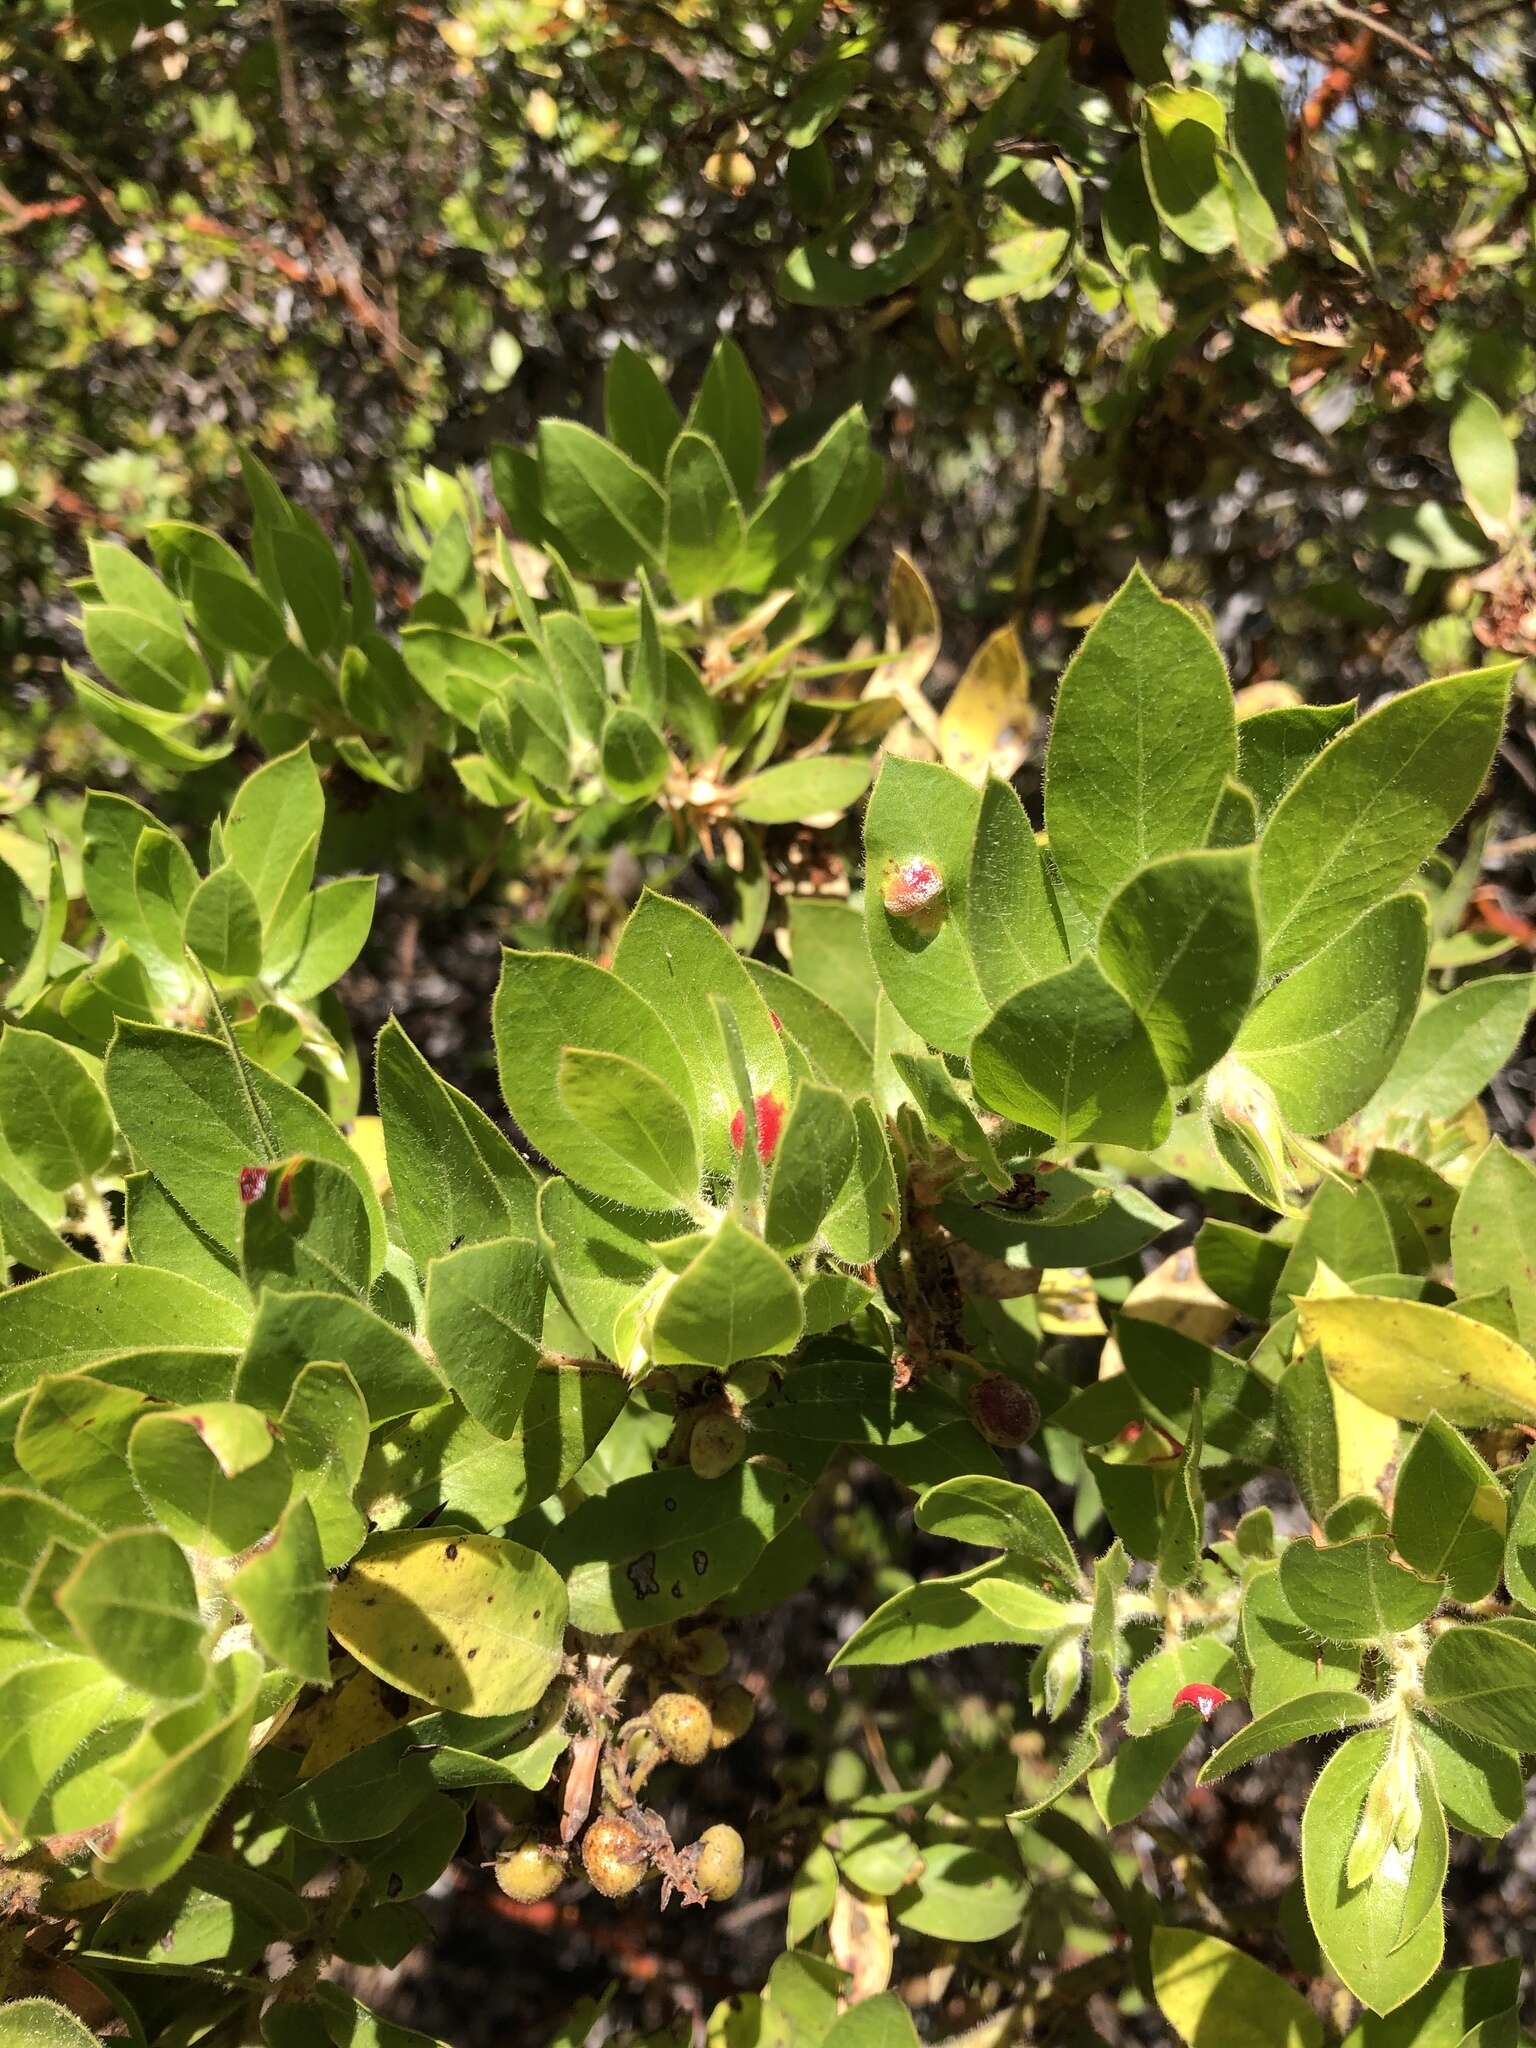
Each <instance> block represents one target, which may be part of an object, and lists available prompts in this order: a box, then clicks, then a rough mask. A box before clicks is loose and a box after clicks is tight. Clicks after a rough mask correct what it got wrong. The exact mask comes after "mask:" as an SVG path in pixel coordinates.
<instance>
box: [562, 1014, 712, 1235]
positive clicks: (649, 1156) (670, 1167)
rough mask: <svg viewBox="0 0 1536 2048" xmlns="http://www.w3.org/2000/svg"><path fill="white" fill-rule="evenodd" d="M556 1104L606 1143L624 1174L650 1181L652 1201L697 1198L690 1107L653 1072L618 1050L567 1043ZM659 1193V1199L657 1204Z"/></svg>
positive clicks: (684, 1202) (676, 1203) (682, 1203)
mask: <svg viewBox="0 0 1536 2048" xmlns="http://www.w3.org/2000/svg"><path fill="white" fill-rule="evenodd" d="M556 1086H557V1089H558V1093H559V1097H560V1105H561V1107H562V1108H563V1109H564V1110H565V1111H566V1112H567V1114H568V1115H570V1116H572V1117H574V1118H575V1119H576V1120H577V1122H578V1123H580V1125H581V1126H582V1129H583V1130H584V1131H585V1133H586V1134H587V1136H588V1137H589V1138H590V1139H592V1140H593V1141H594V1142H596V1143H597V1144H601V1145H606V1146H608V1148H609V1149H610V1150H611V1151H612V1152H613V1153H614V1155H615V1157H616V1158H617V1159H618V1160H620V1161H622V1163H623V1166H624V1169H625V1171H626V1173H628V1172H631V1171H632V1172H634V1173H638V1174H640V1175H642V1176H643V1177H644V1178H645V1179H646V1180H648V1181H649V1182H650V1183H651V1187H652V1190H653V1194H652V1201H653V1205H655V1206H664V1207H666V1208H677V1207H685V1208H686V1207H688V1206H690V1205H691V1204H692V1203H694V1202H695V1201H696V1200H697V1199H698V1194H699V1154H698V1148H697V1146H696V1144H695V1142H694V1135H693V1124H692V1121H691V1119H690V1116H689V1113H688V1111H687V1110H686V1109H685V1108H684V1107H683V1105H682V1103H681V1102H680V1101H679V1100H678V1098H677V1097H676V1096H675V1095H674V1094H673V1093H672V1091H671V1090H670V1089H669V1088H668V1087H667V1086H666V1084H665V1083H664V1082H662V1081H659V1080H658V1079H657V1078H656V1076H655V1075H654V1074H652V1073H650V1072H648V1071H647V1069H646V1068H644V1067H642V1066H640V1065H639V1064H638V1062H636V1061H635V1060H631V1059H626V1058H625V1057H624V1055H623V1054H622V1053H617V1052H586V1051H583V1050H582V1049H581V1048H579V1047H576V1046H567V1047H566V1049H565V1051H564V1052H562V1053H561V1055H560V1065H559V1067H558V1069H557V1070H556ZM656 1194H660V1195H661V1197H662V1203H661V1204H660V1205H656V1204H655V1195H656Z"/></svg>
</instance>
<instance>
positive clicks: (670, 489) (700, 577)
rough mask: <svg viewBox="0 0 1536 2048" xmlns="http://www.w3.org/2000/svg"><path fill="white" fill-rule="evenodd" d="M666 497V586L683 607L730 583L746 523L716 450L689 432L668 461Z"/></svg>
mask: <svg viewBox="0 0 1536 2048" xmlns="http://www.w3.org/2000/svg"><path fill="white" fill-rule="evenodd" d="M666 493H667V512H666V531H665V538H664V541H663V545H662V555H663V559H664V561H665V564H666V574H667V581H668V582H669V583H670V584H671V586H672V590H673V594H674V595H675V596H676V597H677V598H679V599H680V600H681V601H682V602H683V603H685V604H686V603H689V602H690V601H691V600H692V599H694V598H698V597H713V596H714V594H715V592H716V591H718V590H724V589H725V588H726V587H727V586H728V585H729V583H730V580H731V572H732V570H733V569H734V568H735V565H736V557H737V555H738V554H739V553H740V551H741V544H742V541H743V539H744V538H745V536H746V522H745V521H744V519H743V518H742V514H741V506H740V505H739V504H738V503H737V500H736V495H735V492H734V490H733V489H732V486H731V479H730V477H729V475H728V474H727V472H726V467H725V463H724V462H723V460H722V459H721V453H720V450H719V449H718V448H716V446H715V444H714V443H713V442H712V441H708V440H706V439H705V438H704V436H703V435H702V434H698V433H695V432H694V431H693V430H692V429H691V428H690V429H689V430H688V431H687V432H685V433H683V434H682V435H680V436H679V438H678V439H677V441H676V442H675V443H674V444H673V447H672V452H671V454H670V455H669V456H668V458H667V474H666Z"/></svg>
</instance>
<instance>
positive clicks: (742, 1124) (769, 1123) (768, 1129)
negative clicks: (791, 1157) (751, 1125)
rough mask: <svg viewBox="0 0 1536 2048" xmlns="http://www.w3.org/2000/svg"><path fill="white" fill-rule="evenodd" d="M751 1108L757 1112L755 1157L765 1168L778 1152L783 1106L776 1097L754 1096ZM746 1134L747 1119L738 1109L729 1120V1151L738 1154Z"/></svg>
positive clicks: (782, 1125) (782, 1127)
mask: <svg viewBox="0 0 1536 2048" xmlns="http://www.w3.org/2000/svg"><path fill="white" fill-rule="evenodd" d="M752 1106H753V1108H754V1109H755V1110H756V1111H757V1156H758V1158H759V1159H761V1160H762V1162H763V1164H764V1165H765V1166H766V1165H767V1164H768V1161H769V1160H770V1159H771V1158H772V1157H773V1155H774V1153H775V1152H776V1151H777V1150H778V1146H779V1136H780V1133H781V1132H782V1131H783V1129H784V1105H783V1103H782V1102H780V1100H779V1098H778V1097H777V1096H776V1095H756V1096H754V1097H753V1099H752ZM746 1134H747V1118H746V1112H745V1111H744V1110H740V1109H738V1110H737V1112H736V1114H735V1115H734V1116H733V1117H732V1118H731V1150H732V1151H733V1152H739V1151H740V1150H741V1147H742V1141H743V1140H744V1138H745V1137H746Z"/></svg>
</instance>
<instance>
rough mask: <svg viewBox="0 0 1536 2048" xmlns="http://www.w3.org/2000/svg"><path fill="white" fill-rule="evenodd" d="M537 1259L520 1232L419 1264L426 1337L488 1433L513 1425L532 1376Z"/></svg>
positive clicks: (540, 1311)
mask: <svg viewBox="0 0 1536 2048" xmlns="http://www.w3.org/2000/svg"><path fill="white" fill-rule="evenodd" d="M544 1295H545V1280H544V1261H543V1258H542V1256H541V1254H540V1251H539V1247H538V1246H537V1245H536V1244H535V1243H533V1242H532V1241H531V1240H530V1239H528V1238H521V1237H502V1238H493V1239H492V1240H491V1241H490V1242H488V1243H486V1244H475V1245H464V1246H462V1247H461V1248H460V1249H459V1250H458V1251H456V1252H449V1253H448V1254H447V1255H446V1256H445V1257H443V1258H440V1259H434V1260H433V1261H432V1263H431V1265H430V1266H429V1267H428V1268H427V1315H426V1330H427V1338H428V1341H429V1342H430V1343H431V1346H432V1349H433V1351H434V1352H435V1353H436V1354H437V1360H438V1363H439V1364H440V1365H441V1366H442V1368H443V1371H444V1373H445V1374H446V1375H447V1379H448V1384H449V1385H450V1386H451V1387H452V1388H453V1390H454V1392H455V1393H456V1394H457V1395H458V1397H459V1399H460V1400H461V1401H462V1402H463V1404H464V1406H465V1408H466V1409H467V1410H468V1411H469V1413H470V1414H471V1415H472V1416H473V1417H474V1418H475V1420H476V1421H477V1422H479V1423H481V1424H483V1425H484V1427H485V1428H486V1429H488V1430H490V1432H491V1433H492V1435H494V1436H499V1437H509V1436H511V1434H512V1433H513V1431H514V1430H515V1429H516V1427H517V1424H518V1420H519V1418H520V1417H521V1415H522V1412H523V1404H524V1402H525V1401H526V1400H527V1398H528V1392H529V1389H530V1387H531V1386H532V1384H533V1377H534V1373H535V1370H536V1369H537V1366H538V1362H539V1355H540V1332H541V1328H542V1324H543V1317H544Z"/></svg>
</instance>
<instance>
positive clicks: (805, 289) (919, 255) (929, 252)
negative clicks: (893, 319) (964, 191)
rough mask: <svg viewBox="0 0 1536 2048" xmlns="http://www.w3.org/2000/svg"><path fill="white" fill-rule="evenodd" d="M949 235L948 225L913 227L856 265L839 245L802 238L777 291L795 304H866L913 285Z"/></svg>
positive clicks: (934, 260) (936, 258) (930, 265)
mask: <svg viewBox="0 0 1536 2048" xmlns="http://www.w3.org/2000/svg"><path fill="white" fill-rule="evenodd" d="M949 239H950V231H949V229H948V228H947V227H918V228H913V229H911V230H909V232H908V233H907V235H906V236H905V237H904V239H903V240H902V241H900V242H898V243H897V245H896V246H895V248H893V249H888V250H887V251H886V252H885V253H884V254H883V255H881V256H876V257H874V258H873V259H871V260H869V261H867V262H861V263H855V262H853V261H851V260H850V258H849V255H848V254H846V253H845V252H844V250H843V249H841V248H837V247H829V246H818V245H816V244H815V243H811V242H803V243H802V244H801V245H800V247H799V248H798V249H792V250H791V251H790V253H789V255H788V256H786V257H785V259H784V264H783V267H782V269H781V270H780V272H779V279H778V287H779V294H780V296H781V297H782V298H785V299H787V300H788V301H789V302H790V304H791V305H796V306H866V305H868V304H869V302H870V301H871V300H872V299H886V298H889V297H890V296H891V294H892V293H893V292H899V291H902V290H904V289H905V288H906V286H908V285H910V284H915V283H916V281H917V280H918V278H920V277H921V276H922V275H923V274H924V272H925V271H928V270H931V269H932V268H933V266H934V265H935V264H936V263H937V262H938V261H939V259H940V258H941V257H942V256H943V255H944V253H945V251H946V249H947V248H948V246H949Z"/></svg>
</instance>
